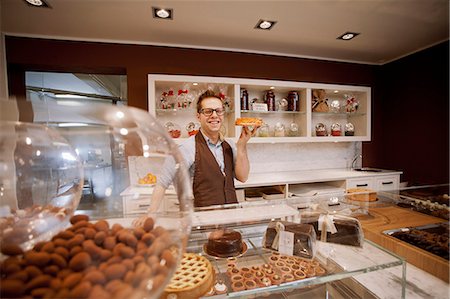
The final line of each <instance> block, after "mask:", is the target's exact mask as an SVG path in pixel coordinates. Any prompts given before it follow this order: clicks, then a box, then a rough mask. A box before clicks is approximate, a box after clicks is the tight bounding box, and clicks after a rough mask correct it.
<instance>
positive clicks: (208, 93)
mask: <svg viewBox="0 0 450 299" xmlns="http://www.w3.org/2000/svg"><path fill="white" fill-rule="evenodd" d="M207 98H216V99H219V100H220V101H221V102H222V99H221V98H220V96H218V95H217V94H216V93H214V91H212V90H211V89H208V90H207V91H205V92H204V93H202V94H201V95H200V96H199V97H198V101H197V112H198V113H200V110H202V102H203V100H204V99H207ZM222 105H223V103H222Z"/></svg>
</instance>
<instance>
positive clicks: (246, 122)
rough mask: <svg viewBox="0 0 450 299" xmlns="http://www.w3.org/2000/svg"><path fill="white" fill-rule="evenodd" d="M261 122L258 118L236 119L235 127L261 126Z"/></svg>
mask: <svg viewBox="0 0 450 299" xmlns="http://www.w3.org/2000/svg"><path fill="white" fill-rule="evenodd" d="M262 124H263V121H262V119H261V118H258V117H240V118H238V119H236V122H235V125H236V126H258V127H259V126H262Z"/></svg>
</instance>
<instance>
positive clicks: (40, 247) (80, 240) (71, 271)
mask: <svg viewBox="0 0 450 299" xmlns="http://www.w3.org/2000/svg"><path fill="white" fill-rule="evenodd" d="M70 221H71V224H72V225H71V226H70V227H69V228H67V229H66V230H64V231H62V232H60V233H58V234H57V235H55V236H54V237H53V238H52V239H51V240H50V241H45V242H39V243H37V244H36V245H35V246H34V248H33V249H31V250H28V251H25V252H24V251H23V250H22V249H21V248H20V247H19V246H17V245H15V244H14V243H7V242H2V244H1V252H2V254H3V255H7V256H8V257H7V258H6V259H4V260H3V261H2V262H1V264H0V273H1V281H0V285H1V290H0V292H1V298H29V297H33V298H95V299H102V298H107V299H111V298H128V299H129V298H134V296H136V297H137V298H138V297H144V296H152V295H155V294H156V293H157V292H159V289H160V288H161V287H162V286H163V285H165V284H166V283H167V282H168V280H169V278H170V277H169V276H170V274H171V273H170V271H171V269H174V268H175V264H176V263H177V255H178V254H177V252H176V251H175V250H173V246H172V245H173V243H172V242H171V236H170V233H169V232H168V231H167V230H166V229H164V228H162V227H159V226H156V227H155V225H154V220H153V219H152V218H150V217H149V218H147V219H146V220H145V222H144V224H143V226H142V227H136V228H133V229H128V228H124V227H122V226H121V225H120V224H117V223H116V224H113V225H112V226H111V227H110V225H109V223H108V222H107V221H105V220H99V221H97V222H95V223H92V222H89V218H88V216H86V215H75V216H73V217H71V219H70ZM170 247H172V248H171V249H169V248H170Z"/></svg>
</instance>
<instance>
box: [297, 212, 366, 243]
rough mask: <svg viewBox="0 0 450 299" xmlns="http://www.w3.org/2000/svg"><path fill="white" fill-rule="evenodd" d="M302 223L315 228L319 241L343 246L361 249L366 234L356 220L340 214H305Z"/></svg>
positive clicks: (302, 215) (302, 216)
mask: <svg viewBox="0 0 450 299" xmlns="http://www.w3.org/2000/svg"><path fill="white" fill-rule="evenodd" d="M301 223H305V224H310V225H312V226H313V227H314V230H315V232H316V234H317V239H318V240H320V241H323V242H330V243H336V244H342V245H351V246H359V247H361V246H362V244H363V241H364V233H363V230H362V227H361V223H360V222H359V221H358V219H356V218H352V217H348V216H343V215H339V214H323V213H303V214H301Z"/></svg>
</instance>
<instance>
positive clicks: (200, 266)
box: [163, 253, 215, 298]
mask: <svg viewBox="0 0 450 299" xmlns="http://www.w3.org/2000/svg"><path fill="white" fill-rule="evenodd" d="M214 276H215V274H214V270H213V268H212V265H211V263H210V262H209V261H208V260H207V259H206V258H205V257H203V256H201V255H198V254H194V253H185V254H183V258H182V259H181V264H180V265H179V266H178V268H177V270H176V272H175V274H174V275H173V276H172V279H171V281H170V283H169V284H168V285H167V286H166V289H165V290H164V295H163V298H171V297H172V296H173V295H171V294H174V295H176V296H177V298H199V297H201V296H203V295H204V294H206V293H207V292H208V291H209V290H211V288H212V287H213V283H214V280H215V278H214Z"/></svg>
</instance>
